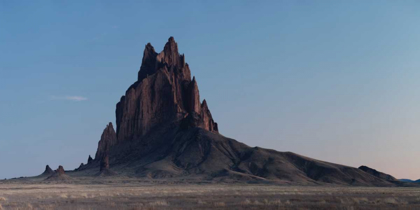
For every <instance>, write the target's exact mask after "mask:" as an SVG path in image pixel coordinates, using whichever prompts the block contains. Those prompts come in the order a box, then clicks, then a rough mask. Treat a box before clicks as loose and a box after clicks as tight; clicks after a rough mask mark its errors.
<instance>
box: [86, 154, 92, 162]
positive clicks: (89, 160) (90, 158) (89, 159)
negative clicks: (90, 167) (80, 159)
mask: <svg viewBox="0 0 420 210" xmlns="http://www.w3.org/2000/svg"><path fill="white" fill-rule="evenodd" d="M92 161H93V159H92V157H91V156H90V155H89V157H88V160H87V164H89V163H91V162H92Z"/></svg>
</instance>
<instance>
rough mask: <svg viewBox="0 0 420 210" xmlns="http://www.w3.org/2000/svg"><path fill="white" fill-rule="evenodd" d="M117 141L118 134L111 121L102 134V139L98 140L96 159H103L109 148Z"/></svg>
mask: <svg viewBox="0 0 420 210" xmlns="http://www.w3.org/2000/svg"><path fill="white" fill-rule="evenodd" d="M116 143H117V134H116V133H115V130H114V126H113V125H112V123H109V124H108V125H107V126H106V128H105V129H104V131H103V132H102V135H101V140H99V142H98V149H97V151H96V155H95V160H101V161H102V159H103V157H104V156H106V154H107V153H108V151H109V148H110V147H112V146H113V145H115V144H116Z"/></svg>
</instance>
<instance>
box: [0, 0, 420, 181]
mask: <svg viewBox="0 0 420 210" xmlns="http://www.w3.org/2000/svg"><path fill="white" fill-rule="evenodd" d="M419 23H420V2H419V1H385V0H384V1H362V0H360V1H337V0H331V1H328V0H326V1H304V0H298V1H181V2H179V1H176V2H175V1H124V2H123V3H121V2H118V3H117V2H116V1H0V133H1V136H0V168H1V170H0V178H12V177H19V176H32V175H37V174H40V173H42V171H43V170H44V167H45V165H46V164H49V165H50V166H51V167H52V168H54V169H55V168H57V166H58V165H59V164H60V165H63V166H64V168H65V169H74V168H76V167H78V166H79V165H80V163H81V162H84V163H86V161H87V158H88V155H89V154H90V155H94V153H95V151H96V147H97V143H98V141H99V139H100V135H101V133H102V131H103V129H104V128H105V126H106V125H107V123H108V122H113V123H114V125H115V104H116V103H117V102H118V100H119V98H120V97H121V96H122V95H123V94H124V93H125V90H126V89H127V88H128V87H129V86H130V85H131V84H132V83H133V82H134V81H135V80H136V78H137V71H138V69H139V66H140V64H141V59H142V54H143V49H144V46H145V45H146V43H148V42H150V43H152V45H153V46H154V47H155V49H156V51H161V50H162V49H163V45H164V44H165V43H166V41H167V39H168V38H169V37H170V36H174V37H175V40H176V42H177V43H178V47H179V50H180V53H185V56H186V61H187V63H189V64H190V68H191V71H192V75H194V76H195V77H196V79H197V82H198V85H199V89H200V95H201V99H206V100H207V102H208V105H209V108H210V110H211V112H212V114H213V117H214V118H215V121H216V122H218V124H219V129H220V132H221V133H222V134H223V135H225V136H228V137H231V138H234V139H237V140H239V141H241V142H244V143H246V144H248V145H250V146H260V147H264V148H271V149H275V150H278V151H292V152H295V153H298V154H301V155H304V156H309V157H312V158H315V159H320V160H324V161H329V162H334V163H339V164H343V165H349V166H353V167H359V166H360V165H367V166H369V167H372V168H375V169H377V170H379V171H383V172H386V173H389V174H391V175H394V176H395V177H397V178H410V179H420V152H419V148H420V82H419V81H420V71H419V68H420V59H419V58H420V24H419Z"/></svg>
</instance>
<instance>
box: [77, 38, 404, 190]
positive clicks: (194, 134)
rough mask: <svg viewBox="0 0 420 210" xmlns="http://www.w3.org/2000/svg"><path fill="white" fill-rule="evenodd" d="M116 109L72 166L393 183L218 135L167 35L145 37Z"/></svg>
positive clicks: (228, 177) (217, 177) (152, 174)
mask: <svg viewBox="0 0 420 210" xmlns="http://www.w3.org/2000/svg"><path fill="white" fill-rule="evenodd" d="M115 114H116V132H115V131H114V128H113V125H112V124H111V123H109V124H108V125H107V127H106V128H105V129H104V131H103V133H102V136H101V140H100V141H99V143H98V149H97V152H96V155H95V160H91V158H90V160H89V161H88V164H87V165H84V166H82V167H80V168H79V169H78V170H77V172H75V173H83V174H97V175H100V176H102V175H108V174H113V173H112V172H111V171H110V169H113V170H114V169H115V171H116V172H118V174H121V175H129V176H138V177H149V178H169V177H171V178H175V177H180V178H182V179H183V178H184V177H185V176H190V177H193V178H194V179H196V180H202V179H206V180H213V181H223V182H227V181H232V180H233V181H234V182H237V181H243V182H248V181H262V182H277V183H283V184H313V185H318V184H326V183H328V184H340V185H361V186H395V185H396V182H394V181H393V179H391V178H390V177H387V176H383V175H381V174H380V175H378V174H377V173H375V172H372V171H371V170H364V168H362V169H357V168H353V167H348V166H343V165H339V164H334V163H328V162H324V161H319V160H315V159H312V158H308V157H304V156H301V155H298V154H295V153H291V152H277V151H274V150H269V149H262V148H258V147H249V146H247V145H245V144H243V143H240V142H238V141H236V140H233V139H230V138H226V137H224V136H222V135H220V134H219V130H218V125H217V123H215V122H214V120H213V117H212V115H211V112H210V109H209V107H208V104H207V102H206V100H203V101H202V102H201V99H200V92H199V89H198V83H197V80H196V78H195V77H193V78H192V79H191V72H190V68H189V65H188V64H187V63H186V62H185V56H184V55H180V54H179V53H178V45H177V43H176V42H175V40H174V38H173V37H170V38H169V40H168V42H167V43H166V44H165V47H164V49H163V51H162V52H160V53H157V52H156V51H155V49H154V48H153V46H152V45H151V44H150V43H149V44H147V45H146V47H145V49H144V52H143V59H142V64H141V66H140V71H139V72H138V75H137V81H136V82H135V83H134V84H132V85H131V86H130V87H129V88H128V90H127V91H126V92H125V95H124V96H122V97H121V99H120V101H119V102H118V103H117V105H116V111H115ZM255 132H258V131H255ZM98 169H99V171H100V172H98ZM85 170H86V171H85ZM82 171H83V172H82Z"/></svg>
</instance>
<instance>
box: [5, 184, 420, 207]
mask: <svg viewBox="0 0 420 210" xmlns="http://www.w3.org/2000/svg"><path fill="white" fill-rule="evenodd" d="M0 209H420V188H377V187H319V186H270V185H252V184H247V185H238V184H195V185H189V184H177V185H145V184H138V185H136V184H133V183H130V184H89V185H84V184H13V183H12V184H10V183H9V184H7V183H3V184H0Z"/></svg>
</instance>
